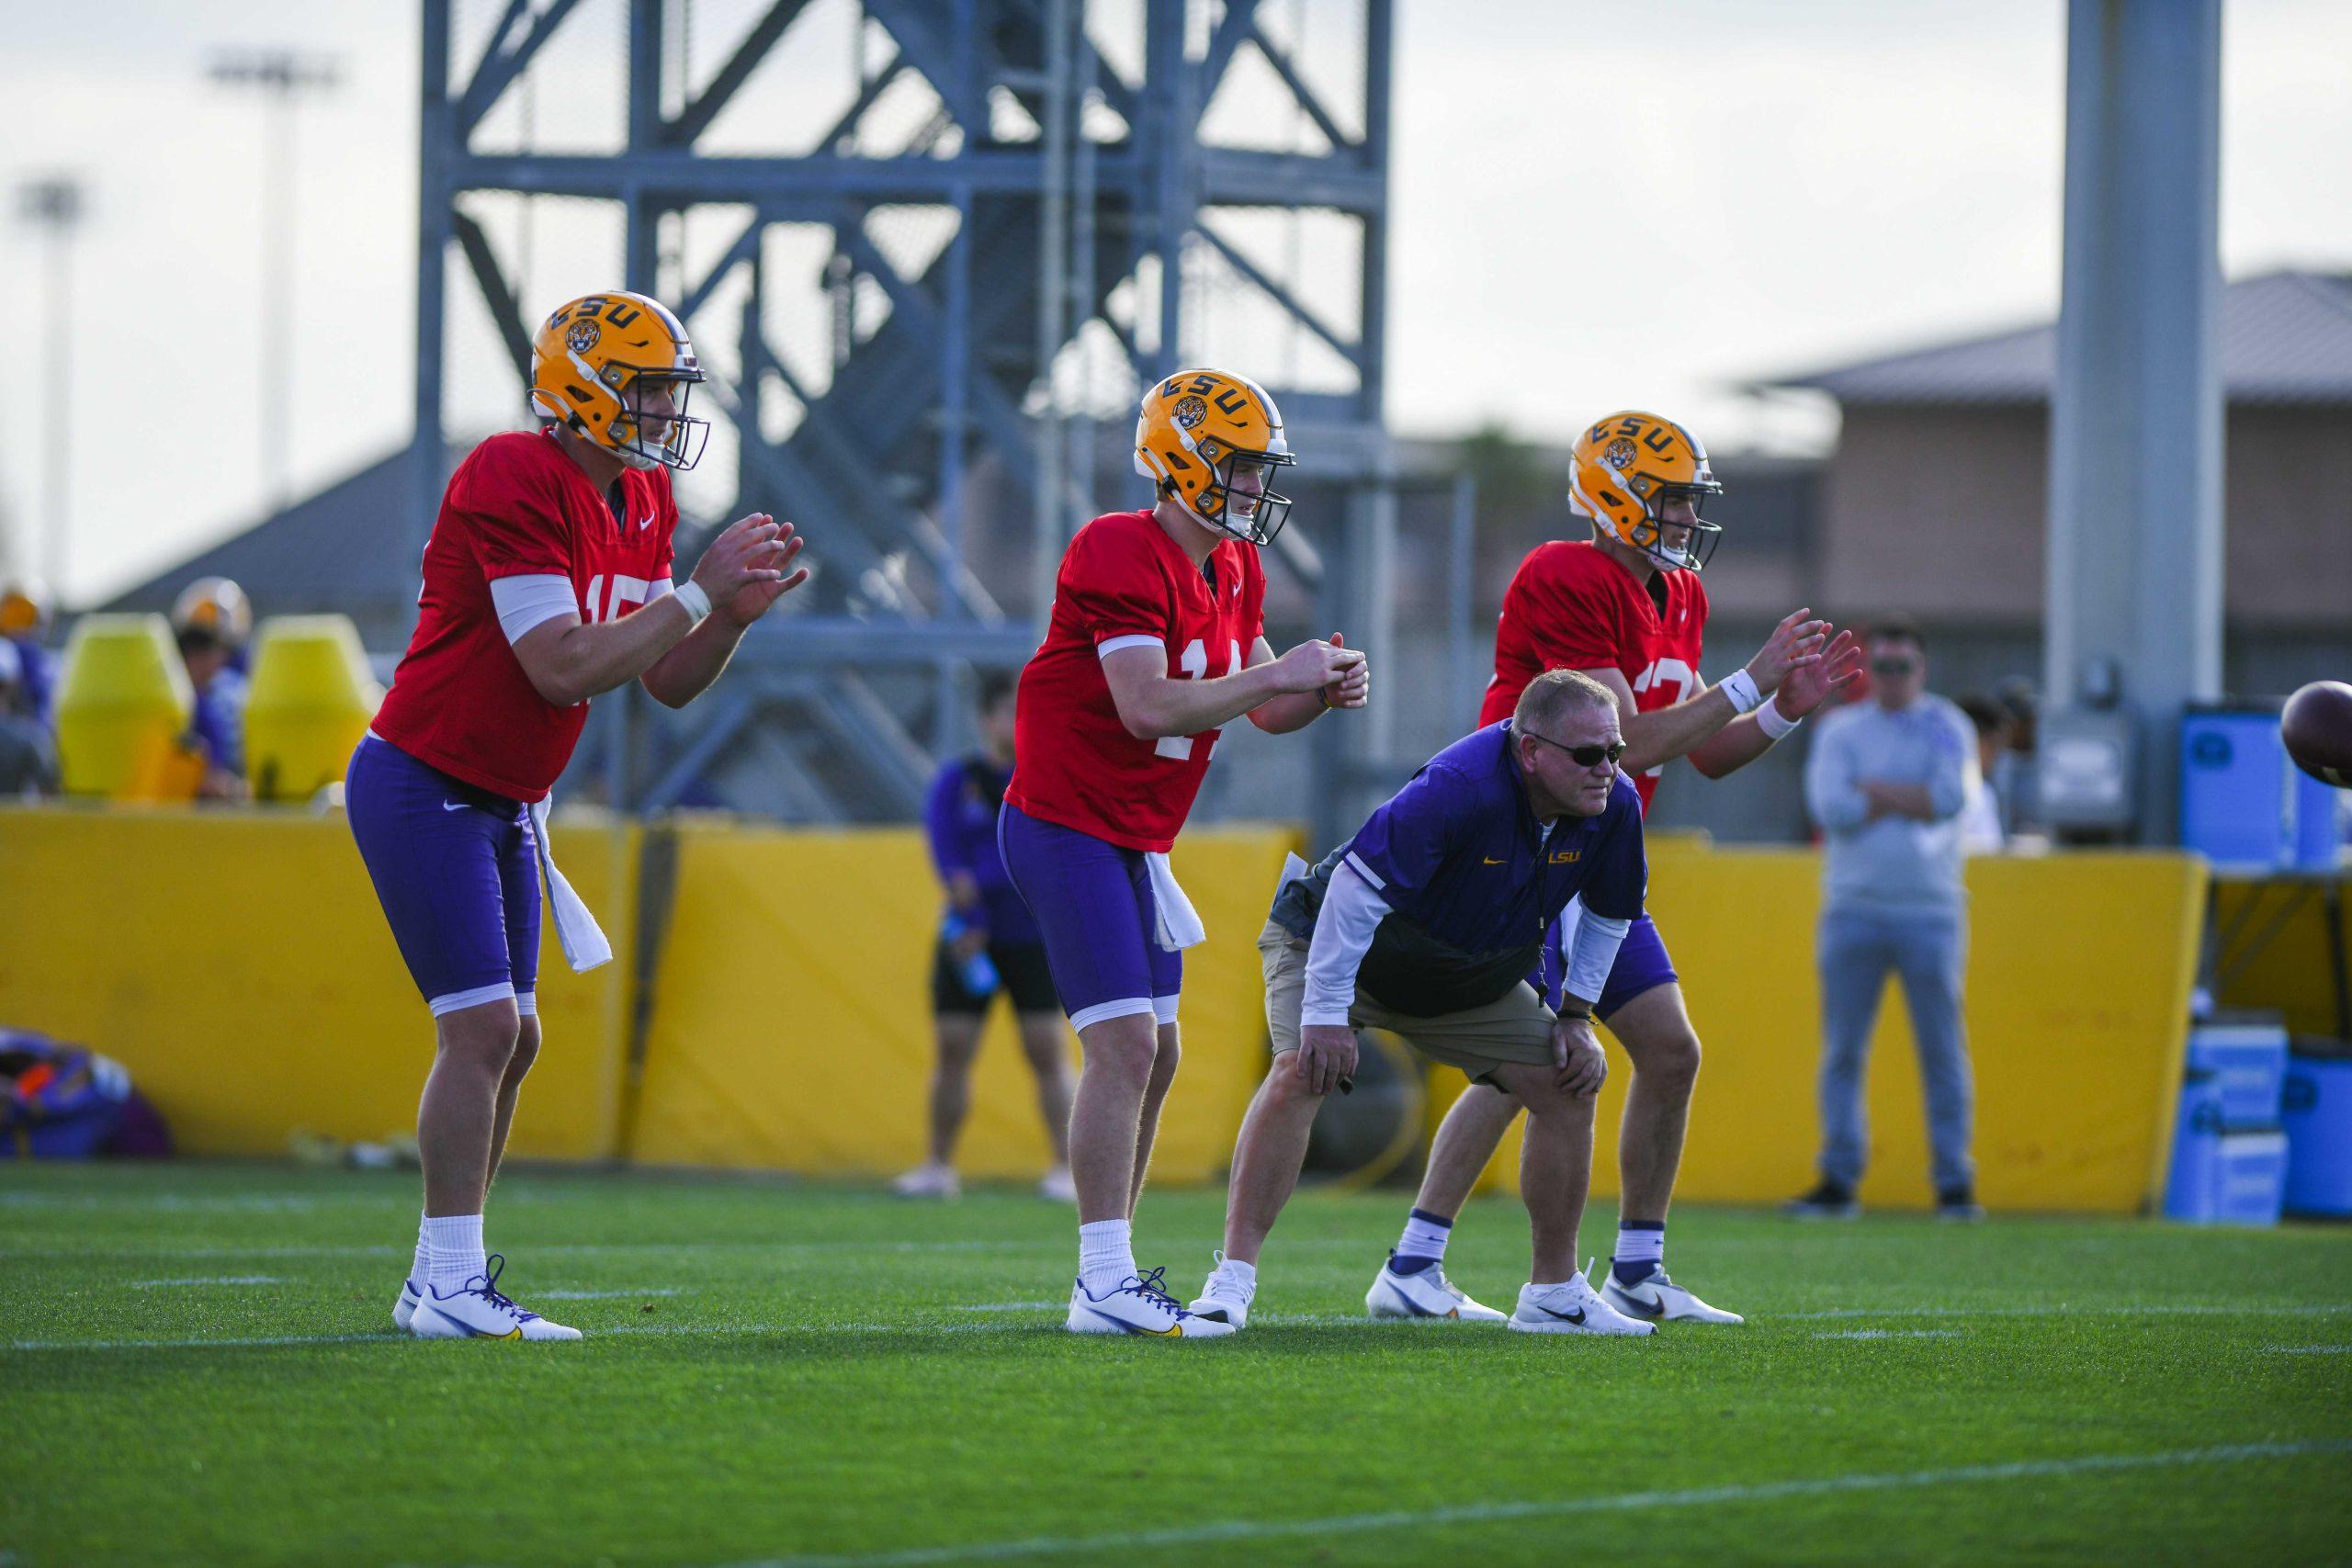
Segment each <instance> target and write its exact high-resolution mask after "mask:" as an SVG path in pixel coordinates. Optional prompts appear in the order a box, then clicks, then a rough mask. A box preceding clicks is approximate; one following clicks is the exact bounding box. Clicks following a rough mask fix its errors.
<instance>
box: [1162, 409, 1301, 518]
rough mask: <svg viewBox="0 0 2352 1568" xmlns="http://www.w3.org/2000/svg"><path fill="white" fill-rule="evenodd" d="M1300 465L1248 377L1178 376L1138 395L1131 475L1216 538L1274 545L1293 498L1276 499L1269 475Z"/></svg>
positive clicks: (1276, 413)
mask: <svg viewBox="0 0 2352 1568" xmlns="http://www.w3.org/2000/svg"><path fill="white" fill-rule="evenodd" d="M1297 461H1298V459H1297V458H1295V457H1292V456H1291V450H1290V443H1289V442H1288V441H1286V440H1284V439H1283V416H1282V411H1281V410H1280V409H1277V408H1276V407H1274V400H1273V399H1272V398H1270V397H1268V396H1267V395H1266V392H1265V389H1264V388H1262V387H1261V386H1259V385H1258V383H1256V382H1255V381H1252V380H1250V378H1248V377H1246V376H1232V375H1227V373H1226V372H1224V371H1221V370H1180V371H1178V372H1177V373H1176V374H1175V375H1173V376H1170V377H1168V378H1166V379H1164V380H1161V381H1159V382H1158V383H1157V384H1155V385H1154V386H1153V387H1152V388H1151V389H1149V390H1148V391H1147V392H1145V393H1144V395H1143V412H1142V414H1141V415H1140V416H1139V417H1138V418H1137V419H1136V472H1137V473H1139V474H1141V475H1142V476H1143V477H1144V478H1146V479H1149V480H1151V481H1152V483H1153V484H1154V485H1155V486H1157V487H1158V489H1159V493H1160V494H1161V495H1163V496H1166V497H1168V498H1169V499H1170V500H1172V501H1174V502H1176V504H1178V505H1179V506H1182V508H1183V509H1184V510H1185V511H1186V512H1187V513H1191V514H1192V516H1193V517H1194V518H1196V519H1197V520H1198V521H1199V522H1200V523H1201V524H1202V525H1204V526H1206V527H1210V528H1214V529H1216V531H1217V532H1218V533H1220V534H1229V535H1231V536H1233V537H1234V538H1237V539H1239V540H1241V541H1242V542H1243V543H1245V544H1250V545H1271V544H1272V543H1273V542H1274V536H1275V535H1276V534H1279V533H1281V532H1282V527H1283V521H1284V520H1285V519H1286V518H1288V517H1289V516H1290V497H1288V496H1286V495H1277V494H1276V493H1275V492H1274V491H1273V488H1272V480H1273V477H1274V470H1275V469H1277V468H1288V467H1290V466H1291V465H1293V464H1295V462H1297ZM1237 480H1238V481H1239V482H1238V483H1237V482H1236V481H1237Z"/></svg>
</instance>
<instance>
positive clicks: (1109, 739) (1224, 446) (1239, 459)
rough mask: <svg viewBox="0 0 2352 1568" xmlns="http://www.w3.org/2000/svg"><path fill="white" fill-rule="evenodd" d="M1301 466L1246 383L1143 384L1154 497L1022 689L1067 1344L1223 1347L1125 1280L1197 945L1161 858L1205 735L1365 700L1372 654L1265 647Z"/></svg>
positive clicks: (1002, 823) (1141, 465) (1009, 863)
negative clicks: (1196, 1342)
mask: <svg viewBox="0 0 2352 1568" xmlns="http://www.w3.org/2000/svg"><path fill="white" fill-rule="evenodd" d="M1292 461H1293V458H1292V457H1291V451H1290V446H1289V444H1288V442H1287V441H1286V440H1285V439H1284V438H1283V420H1282V415H1281V413H1280V412H1278V411H1277V410H1276V409H1275V407H1274V404H1273V400H1272V399H1271V398H1269V397H1267V396H1266V394H1265V392H1264V391H1263V390H1262V389H1260V388H1259V387H1258V386H1257V385H1256V383H1254V382H1251V381H1249V380H1246V379H1244V378H1241V377H1238V376H1228V375H1224V374H1221V373H1219V372H1216V371H1213V370H1204V371H1192V370H1187V371H1183V372H1181V373H1180V374H1177V375H1175V376H1171V377H1169V378H1167V379H1166V380H1163V381H1161V382H1159V384H1158V385H1156V386H1154V387H1153V388H1151V389H1150V390H1148V392H1146V393H1145V394H1144V400H1143V413H1142V417H1141V418H1140V419H1139V420H1138V421H1137V422H1136V468H1137V470H1138V471H1140V472H1141V473H1142V474H1143V475H1144V477H1145V478H1147V479H1150V480H1152V482H1153V485H1154V488H1155V491H1156V492H1157V499H1156V502H1155V503H1154V505H1153V506H1152V507H1151V508H1150V509H1149V510H1148V511H1142V512H1114V513H1110V514H1109V515H1107V516H1103V517H1098V518H1096V519H1095V520H1094V521H1093V522H1091V523H1089V524H1088V525H1086V526H1085V527H1083V528H1081V529H1080V530H1079V532H1078V536H1077V537H1076V538H1075V539H1073V540H1071V541H1070V546H1069V553H1068V554H1067V555H1065V556H1064V557H1063V558H1062V566H1061V574H1060V576H1059V578H1058V579H1057V581H1056V582H1055V585H1054V606H1053V615H1052V617H1051V620H1050V622H1049V623H1048V626H1047V629H1046V640H1045V643H1044V644H1043V646H1041V647H1040V648H1039V649H1037V651H1036V653H1035V655H1034V656H1033V657H1032V658H1031V659H1030V660H1029V664H1028V667H1027V668H1026V669H1024V670H1023V671H1022V673H1021V692H1020V698H1019V705H1018V707H1017V710H1016V719H1015V724H1016V738H1015V741H1014V750H1015V754H1016V755H1017V757H1018V759H1019V760H1018V761H1016V762H1015V763H1014V764H1013V772H1012V782H1011V783H1010V784H1007V785H1006V787H1005V792H1004V810H1003V811H1002V813H1001V814H1000V815H999V817H998V818H997V839H998V842H999V844H1000V846H1001V848H1002V850H1003V852H1004V863H1005V869H1006V871H1007V872H1009V873H1010V874H1011V875H1012V883H1013V886H1014V887H1015V888H1017V889H1018V890H1019V891H1020V894H1021V897H1022V898H1023V901H1024V902H1026V903H1027V904H1028V906H1029V908H1030V910H1031V911H1032V912H1033V913H1034V914H1035V916H1036V918H1037V925H1038V929H1039V931H1041V932H1042V933H1043V935H1044V937H1045V942H1046V961H1047V963H1048V964H1050V966H1051V967H1052V970H1053V976H1054V988H1055V990H1056V991H1057V992H1058V993H1059V994H1060V996H1061V1002H1062V1007H1063V1009H1064V1010H1066V1011H1067V1012H1068V1013H1069V1018H1070V1023H1071V1025H1072V1027H1074V1028H1075V1029H1076V1030H1077V1031H1078V1037H1079V1043H1080V1046H1081V1047H1082V1049H1083V1053H1084V1066H1083V1069H1082V1070H1081V1071H1080V1075H1079V1080H1078V1092H1077V1095H1076V1097H1075V1100H1074V1102H1073V1104H1072V1106H1071V1110H1070V1129H1069V1163H1070V1176H1071V1179H1072V1180H1073V1181H1074V1183H1075V1184H1076V1186H1077V1188H1078V1210H1079V1212H1078V1218H1079V1230H1078V1235H1079V1274H1078V1280H1077V1282H1076V1283H1075V1284H1074V1285H1073V1286H1072V1288H1071V1291H1070V1299H1069V1319H1068V1325H1069V1328H1070V1329H1071V1330H1072V1331H1073V1332H1077V1333H1087V1334H1147V1335H1154V1336H1158V1337H1165V1338H1184V1337H1193V1338H1201V1337H1214V1336H1216V1335H1221V1334H1229V1333H1231V1332H1232V1325H1229V1324H1224V1323H1216V1322H1211V1321H1208V1320H1206V1319H1203V1318H1198V1317H1194V1316H1193V1314H1190V1313H1188V1312H1186V1311H1184V1309H1183V1308H1182V1306H1180V1305H1179V1304H1178V1303H1176V1301H1175V1300H1174V1299H1173V1298H1172V1297H1170V1295H1169V1294H1168V1293H1167V1292H1165V1291H1163V1290H1161V1289H1160V1288H1159V1280H1160V1272H1161V1271H1160V1270H1159V1269H1152V1270H1151V1271H1150V1272H1149V1273H1144V1272H1142V1271H1140V1270H1139V1269H1137V1268H1136V1260H1135V1251H1134V1242H1133V1230H1132V1221H1133V1219H1134V1216H1135V1208H1136V1198H1137V1197H1138V1196H1139V1195H1140V1194H1141V1192H1142V1190H1143V1179H1144V1172H1145V1170H1146V1168H1148V1166H1149V1164H1150V1160H1151V1145H1152V1136H1153V1134H1154V1133H1155V1132H1156V1131H1157V1129H1158V1127H1159V1108H1160V1105H1161V1104H1162V1102H1163V1101H1164V1100H1166V1098H1167V1095H1168V1086H1169V1084H1170V1082H1171V1081H1172V1080H1173V1079H1174V1077H1175V1076H1176V1057H1177V1035H1176V1000H1177V994H1178V992H1179V990H1180V988H1181V987H1182V979H1183V957H1182V950H1183V949H1184V948H1186V947H1188V946H1191V945H1192V944H1193V943H1194V942H1199V941H1201V940H1202V936H1203V932H1202V931H1201V929H1200V919H1199V917H1198V916H1197V915H1195V914H1194V913H1193V908H1192V905H1191V903H1190V902H1189V901H1188V900H1186V898H1185V897H1184V893H1183V889H1182V888H1181V887H1179V886H1177V884H1176V879H1175V877H1174V875H1173V874H1170V871H1169V869H1168V849H1169V846H1170V844H1172V843H1173V842H1174V841H1175V839H1176V835H1177V832H1178V831H1179V830H1180V829H1182V827H1183V826H1184V818H1185V816H1186V815H1187V814H1188V813H1189V812H1190V811H1191V810H1192V807H1193V796H1194V795H1197V794H1198V793H1199V791H1200V787H1201V776H1202V774H1203V773H1205V772H1206V771H1207V769H1208V764H1209V752H1210V750H1212V749H1213V748H1214V747H1215V746H1216V737H1217V728H1218V727H1219V726H1221V725H1224V724H1227V723H1230V722H1231V721H1232V720H1234V719H1237V718H1239V717H1241V716H1244V715H1247V716H1249V718H1250V722H1251V723H1252V724H1255V725H1256V726H1257V727H1258V728H1261V729H1263V730H1267V731H1270V732H1272V733H1275V734H1282V733H1286V732H1288V731H1291V730H1295V729H1304V728H1306V726H1307V725H1309V724H1311V723H1313V722H1314V721H1315V720H1316V719H1317V718H1318V717H1320V716H1322V714H1323V713H1324V711H1325V710H1326V709H1329V708H1335V707H1340V708H1351V707H1362V706H1363V705H1364V702H1365V699H1366V697H1367V695H1368V694H1369V692H1370V683H1369V682H1370V675H1369V673H1368V671H1367V667H1366V665H1365V663H1364V657H1363V654H1362V653H1360V652H1358V651H1357V650H1356V649H1351V648H1345V647H1342V646H1341V645H1340V638H1339V637H1336V636H1335V637H1332V638H1331V640H1330V641H1329V642H1322V641H1315V642H1305V643H1301V644H1300V645H1299V646H1298V647H1296V648H1294V649H1291V650H1290V651H1289V652H1288V653H1285V654H1283V656H1282V657H1281V658H1279V659H1277V658H1276V657H1274V652H1273V649H1272V648H1270V647H1268V646H1267V643H1266V638H1265V615H1264V610H1265V600H1266V579H1265V573H1264V571H1263V570H1262V569H1261V567H1260V565H1259V561H1258V549H1259V547H1261V546H1262V545H1265V544H1268V543H1271V542H1272V539H1273V537H1274V535H1275V534H1276V533H1277V532H1278V531H1280V529H1281V527H1282V525H1283V518H1284V516H1285V515H1286V514H1287V513H1289V510H1290V502H1289V500H1288V499H1287V498H1286V497H1283V496H1281V495H1277V494H1275V493H1274V491H1273V490H1272V487H1271V484H1270V482H1269V481H1270V480H1271V479H1272V477H1273V475H1274V473H1275V472H1276V470H1278V469H1279V468H1283V467H1286V466H1288V465H1289V464H1290V463H1291V462H1292Z"/></svg>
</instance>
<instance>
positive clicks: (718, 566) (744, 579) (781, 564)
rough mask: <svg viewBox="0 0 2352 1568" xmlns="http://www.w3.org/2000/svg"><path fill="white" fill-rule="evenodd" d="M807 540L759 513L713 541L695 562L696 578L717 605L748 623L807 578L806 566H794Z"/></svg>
mask: <svg viewBox="0 0 2352 1568" xmlns="http://www.w3.org/2000/svg"><path fill="white" fill-rule="evenodd" d="M803 543H804V541H803V540H801V539H799V538H797V537H796V536H795V535H794V533H793V528H792V525H791V524H789V523H779V522H777V521H776V520H775V518H773V517H771V516H769V515H768V514H767V513H764V512H754V513H752V514H751V515H750V516H748V517H742V518H738V519H737V520H736V521H735V522H733V523H731V524H729V525H728V526H727V528H726V530H725V531H724V532H722V533H721V534H720V535H719V536H718V537H717V538H716V539H713V540H712V541H711V542H710V547H709V548H708V549H706V550H705V551H703V553H702V559H701V560H699V561H696V562H695V571H694V579H693V581H695V582H697V583H699V584H701V585H702V591H703V592H706V593H707V594H709V595H710V602H711V604H712V606H713V607H714V608H716V609H718V610H722V611H724V612H725V613H726V615H727V616H728V618H729V619H730V620H732V621H734V622H735V624H736V625H738V626H750V625H751V624H752V622H753V621H756V620H758V619H759V618H760V617H761V616H762V615H766V614H767V613H768V607H769V606H770V605H772V604H775V602H776V601H777V600H778V599H781V598H783V597H784V596H785V595H786V593H789V592H792V591H793V590H794V589H796V588H797V587H799V586H800V585H801V584H802V583H804V582H806V581H809V569H808V568H807V567H805V566H804V567H802V568H800V569H799V570H797V571H795V570H791V567H792V561H793V558H794V557H796V556H797V555H799V553H800V547H801V545H802V544H803Z"/></svg>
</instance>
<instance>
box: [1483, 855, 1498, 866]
mask: <svg viewBox="0 0 2352 1568" xmlns="http://www.w3.org/2000/svg"><path fill="white" fill-rule="evenodd" d="M1482 858H1483V859H1484V860H1485V861H1486V863H1487V864H1488V865H1500V864H1502V862H1500V861H1498V860H1497V859H1495V857H1494V856H1492V855H1487V856H1483V857H1482Z"/></svg>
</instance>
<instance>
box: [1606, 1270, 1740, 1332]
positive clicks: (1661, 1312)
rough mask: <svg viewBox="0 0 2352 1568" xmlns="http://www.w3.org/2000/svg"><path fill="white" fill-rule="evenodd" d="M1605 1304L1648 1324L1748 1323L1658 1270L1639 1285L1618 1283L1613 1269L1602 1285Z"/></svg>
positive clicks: (1651, 1272) (1652, 1272)
mask: <svg viewBox="0 0 2352 1568" xmlns="http://www.w3.org/2000/svg"><path fill="white" fill-rule="evenodd" d="M1600 1297H1601V1300H1603V1301H1605V1302H1607V1303H1609V1304H1610V1305H1611V1306H1612V1307H1614V1308H1616V1309H1617V1310H1618V1311H1619V1312H1621V1313H1623V1314H1625V1315H1626V1316H1627V1317H1638V1318H1640V1319H1641V1320H1642V1321H1644V1322H1645V1323H1746V1322H1747V1319H1746V1318H1744V1317H1742V1316H1740V1315H1739V1314H1737V1313H1736V1312H1725V1311H1724V1309H1723V1308H1721V1307H1713V1306H1709V1305H1708V1304H1707V1303H1704V1302H1702V1301H1701V1300H1700V1299H1699V1298H1698V1297H1696V1296H1694V1295H1692V1294H1691V1292H1688V1291H1686V1290H1684V1289H1683V1288H1682V1287H1681V1286H1679V1285H1678V1284H1676V1283H1675V1282H1674V1281H1673V1280H1669V1279H1668V1278H1667V1277H1666V1270H1665V1269H1652V1270H1651V1271H1650V1277H1649V1278H1648V1279H1646V1280H1643V1281H1642V1282H1641V1283H1640V1284H1637V1285H1626V1284H1621V1283H1619V1282H1618V1279H1617V1271H1616V1270H1615V1269H1611V1270H1610V1271H1609V1278H1608V1279H1606V1280H1603V1281H1601V1286H1600Z"/></svg>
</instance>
